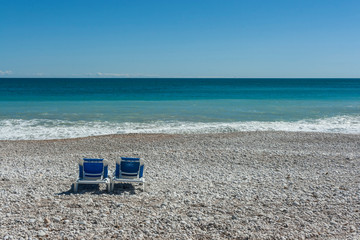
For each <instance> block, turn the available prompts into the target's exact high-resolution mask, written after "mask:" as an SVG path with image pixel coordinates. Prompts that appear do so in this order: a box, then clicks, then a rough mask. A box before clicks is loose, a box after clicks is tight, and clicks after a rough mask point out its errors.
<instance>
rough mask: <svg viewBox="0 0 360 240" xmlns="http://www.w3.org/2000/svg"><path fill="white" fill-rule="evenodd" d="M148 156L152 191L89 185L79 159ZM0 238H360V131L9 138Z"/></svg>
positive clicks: (1, 178)
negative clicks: (79, 180) (79, 182)
mask: <svg viewBox="0 0 360 240" xmlns="http://www.w3.org/2000/svg"><path fill="white" fill-rule="evenodd" d="M120 156H126V157H141V158H142V159H143V160H144V162H145V166H146V169H145V177H146V182H147V183H146V190H145V192H142V191H141V187H138V186H136V185H135V186H131V185H125V186H122V185H118V186H116V188H115V191H114V192H113V193H110V194H108V193H107V192H106V191H105V187H104V186H100V187H99V188H97V187H95V186H80V189H79V193H78V194H73V193H72V190H71V184H72V183H73V182H74V181H75V179H76V177H77V174H78V173H77V171H78V166H77V162H78V160H79V159H81V158H83V157H101V158H105V159H107V160H108V161H109V163H110V166H109V169H110V170H111V171H113V170H114V169H115V167H114V166H115V160H116V159H117V158H118V157H120ZM0 161H1V168H0V186H1V190H0V191H1V194H0V205H1V207H0V225H1V228H0V237H1V238H6V237H8V238H10V237H13V238H16V239H18V238H25V239H27V238H28V237H32V238H43V239H44V238H49V239H56V238H63V239H74V238H75V239H76V238H78V239H82V238H83V239H109V238H112V237H113V238H123V239H155V238H156V239H190V238H191V239H270V238H275V239H281V238H285V239H308V238H324V239H354V238H360V189H359V186H360V135H351V134H349V135H345V134H329V133H327V134H325V133H296V132H292V133H290V132H240V133H227V134H198V135H197V134H189V135H186V134H184V135H180V134H179V135H167V134H129V135H109V136H99V137H87V138H79V139H66V140H44V141H0Z"/></svg>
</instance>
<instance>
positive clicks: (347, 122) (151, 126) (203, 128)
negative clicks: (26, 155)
mask: <svg viewBox="0 0 360 240" xmlns="http://www.w3.org/2000/svg"><path fill="white" fill-rule="evenodd" d="M241 131H291V132H325V133H346V134H360V116H337V117H331V118H322V119H306V120H300V121H292V122H290V121H288V122H287V121H275V122H265V121H264V122H263V121H245V122H208V123H205V122H180V121H154V122H148V123H141V122H106V121H104V122H97V121H94V122H86V121H63V120H47V119H33V120H22V119H5V120H0V140H30V139H32V140H41V139H65V138H78V137H87V136H97V135H107V134H127V133H179V134H191V133H227V132H241Z"/></svg>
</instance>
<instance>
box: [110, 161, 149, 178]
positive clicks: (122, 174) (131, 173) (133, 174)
mask: <svg viewBox="0 0 360 240" xmlns="http://www.w3.org/2000/svg"><path fill="white" fill-rule="evenodd" d="M143 171H144V164H141V162H140V158H124V157H122V158H121V159H119V160H118V161H116V170H115V177H116V178H141V177H142V175H143Z"/></svg>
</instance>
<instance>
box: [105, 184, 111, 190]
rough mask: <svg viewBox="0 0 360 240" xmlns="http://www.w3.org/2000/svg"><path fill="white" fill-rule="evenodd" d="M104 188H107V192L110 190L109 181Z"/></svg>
mask: <svg viewBox="0 0 360 240" xmlns="http://www.w3.org/2000/svg"><path fill="white" fill-rule="evenodd" d="M106 190H107V191H108V192H111V182H109V183H107V184H106Z"/></svg>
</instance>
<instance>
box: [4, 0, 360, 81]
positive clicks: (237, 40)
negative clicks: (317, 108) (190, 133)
mask: <svg viewBox="0 0 360 240" xmlns="http://www.w3.org/2000/svg"><path fill="white" fill-rule="evenodd" d="M37 76H42V77H360V1H359V0H337V1H334V0H271V1H270V0H247V1H243V0H163V1H160V0H141V1H140V0H139V1H138V0H116V1H115V0H114V1H112V0H106V1H102V0H96V1H92V0H85V1H80V0H79V1H77V0H71V1H70V0H46V1H45V0H34V1H29V0H0V77H37Z"/></svg>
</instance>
